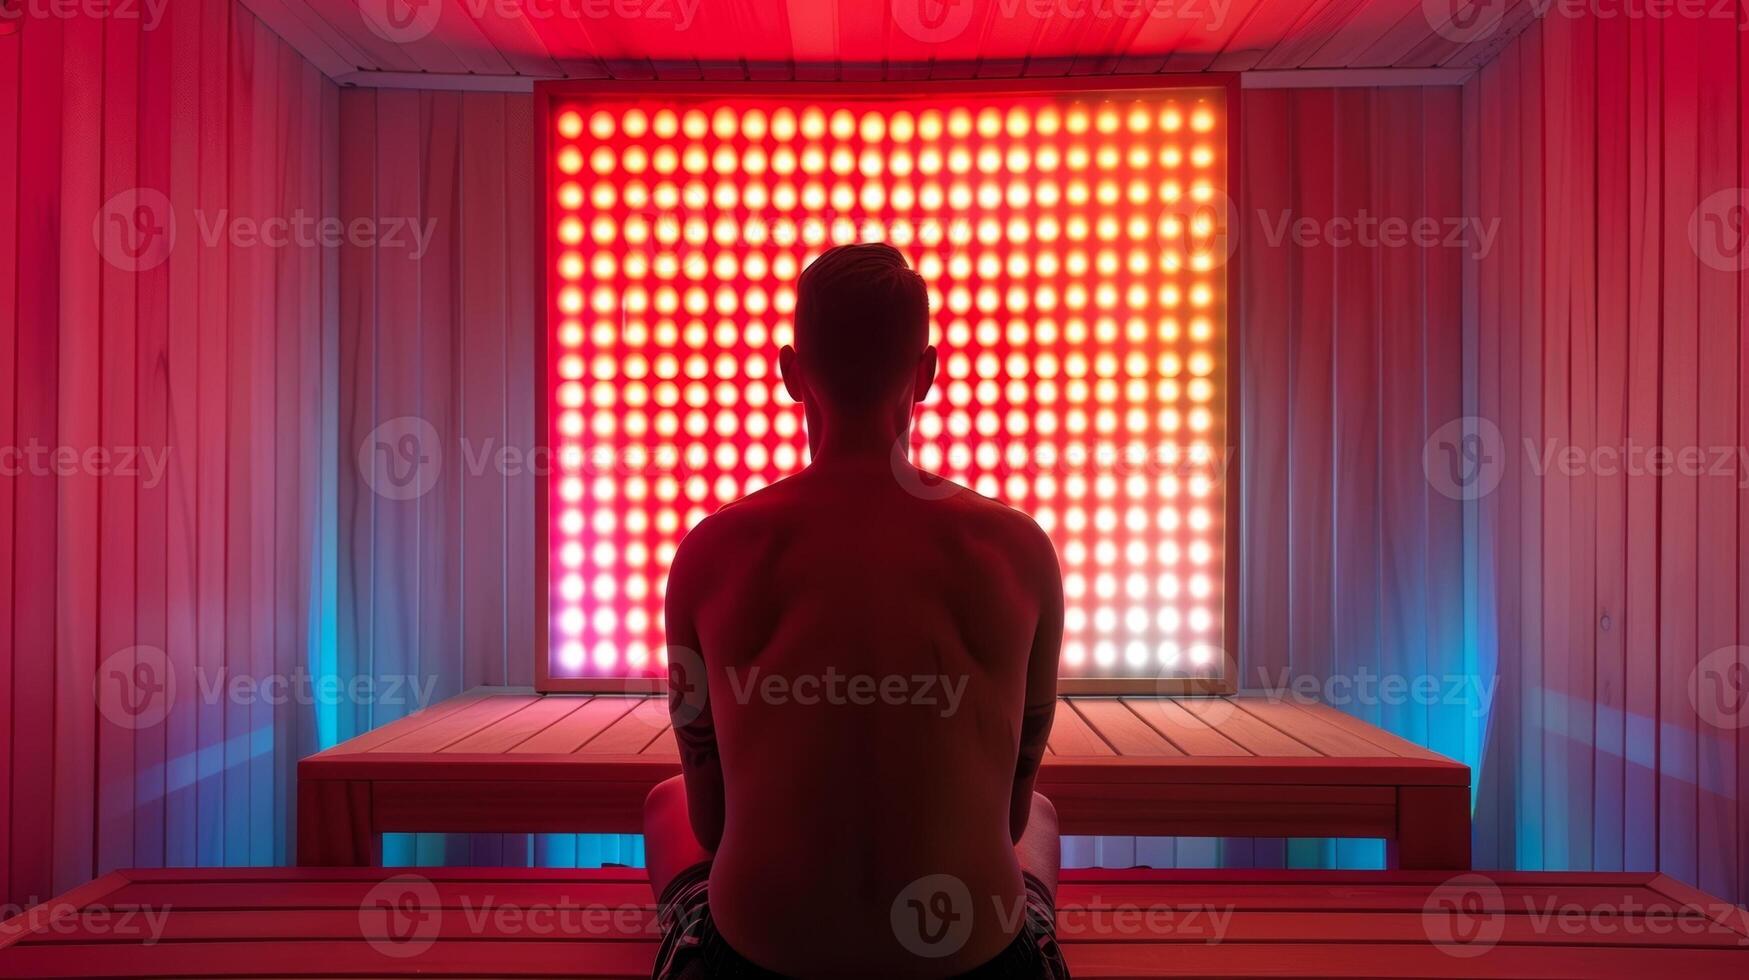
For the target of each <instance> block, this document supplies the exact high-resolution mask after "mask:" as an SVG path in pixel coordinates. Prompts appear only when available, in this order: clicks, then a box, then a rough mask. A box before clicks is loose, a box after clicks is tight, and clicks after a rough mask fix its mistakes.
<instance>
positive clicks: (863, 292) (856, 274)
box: [779, 243, 935, 418]
mask: <svg viewBox="0 0 1749 980" xmlns="http://www.w3.org/2000/svg"><path fill="white" fill-rule="evenodd" d="M779 359H780V363H781V365H782V368H783V380H784V385H785V386H786V387H787V388H788V390H789V393H790V396H791V397H793V398H795V399H796V400H797V401H800V402H802V403H803V404H804V405H806V406H808V409H809V414H810V418H812V416H813V414H814V412H815V411H821V412H824V413H825V414H827V415H829V416H835V417H839V418H863V417H878V416H884V415H894V414H896V413H899V412H903V413H904V415H905V417H907V418H908V417H909V412H910V407H911V404H912V403H913V402H914V401H921V400H922V399H923V397H924V396H925V395H927V394H928V393H929V385H930V382H931V381H932V380H933V379H934V376H935V348H933V347H931V346H929V293H928V290H926V289H925V288H924V286H923V277H922V276H919V275H918V274H917V273H916V272H915V271H914V270H912V268H911V267H910V266H909V265H907V264H906V263H905V257H904V256H903V255H901V254H900V253H899V250H898V249H896V248H894V247H892V246H891V245H886V244H882V243H867V244H860V245H840V246H838V247H836V248H832V249H828V250H827V251H826V252H825V254H823V255H821V256H820V257H819V258H818V259H815V260H814V262H813V264H811V265H809V266H808V267H807V269H805V270H803V272H802V277H801V281H800V283H799V284H798V285H797V289H796V342H795V346H794V347H793V348H791V347H785V348H784V349H783V351H782V352H781V353H780V355H779Z"/></svg>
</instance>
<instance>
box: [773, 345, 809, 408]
mask: <svg viewBox="0 0 1749 980" xmlns="http://www.w3.org/2000/svg"><path fill="white" fill-rule="evenodd" d="M777 373H778V375H779V376H781V377H782V378H783V390H784V391H787V392H789V396H790V398H792V399H794V400H795V402H796V404H798V405H800V404H802V403H803V402H804V401H806V400H807V399H806V398H805V397H804V396H805V395H806V394H807V391H808V386H807V384H806V383H805V382H803V380H802V366H801V362H800V361H798V360H797V359H796V349H795V348H794V347H791V346H790V345H788V344H784V345H783V349H782V350H779V351H778V352H777Z"/></svg>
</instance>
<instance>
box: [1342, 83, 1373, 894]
mask: <svg viewBox="0 0 1749 980" xmlns="http://www.w3.org/2000/svg"><path fill="white" fill-rule="evenodd" d="M1375 94H1376V90H1370V89H1344V90H1340V91H1338V92H1337V93H1336V146H1338V147H1346V148H1349V149H1348V151H1347V152H1346V153H1344V154H1343V160H1342V165H1341V166H1338V167H1337V168H1336V181H1335V187H1336V191H1335V193H1336V199H1335V211H1334V214H1335V216H1336V217H1337V218H1338V219H1340V220H1342V221H1357V219H1358V218H1359V216H1360V215H1361V214H1363V213H1372V214H1376V213H1378V212H1377V207H1378V204H1377V201H1376V199H1375V181H1376V180H1377V179H1378V176H1379V175H1378V165H1379V162H1380V161H1379V159H1378V154H1377V152H1376V151H1375V147H1376V145H1377V143H1378V141H1379V140H1380V139H1381V138H1382V137H1381V135H1380V133H1379V131H1378V129H1377V128H1376V127H1377V124H1378V122H1379V120H1378V118H1377V117H1376V116H1375V115H1374V107H1373V100H1374V97H1375ZM1330 234H1331V236H1332V238H1331V244H1332V246H1333V247H1334V251H1335V253H1336V279H1335V288H1336V305H1335V326H1334V332H1335V341H1334V349H1335V379H1334V381H1333V383H1332V390H1331V403H1332V409H1333V413H1334V423H1335V433H1336V450H1335V452H1336V459H1335V470H1334V473H1333V476H1334V481H1333V484H1334V489H1333V491H1332V492H1333V493H1334V495H1335V496H1334V501H1335V517H1334V520H1335V527H1334V528H1333V529H1332V531H1333V533H1334V535H1335V537H1334V541H1333V545H1334V548H1335V565H1334V570H1333V571H1334V576H1335V581H1334V583H1333V584H1334V588H1335V592H1336V601H1335V609H1336V621H1335V627H1336V629H1335V635H1336V647H1335V651H1334V674H1333V675H1332V676H1336V677H1342V678H1354V679H1355V681H1356V687H1355V688H1351V689H1350V690H1358V689H1359V687H1358V682H1359V679H1360V678H1362V677H1363V676H1364V675H1365V674H1369V673H1371V674H1376V673H1377V672H1378V671H1379V669H1380V663H1379V654H1380V651H1379V624H1380V616H1379V613H1380V605H1381V603H1380V581H1379V538H1380V526H1379V521H1380V513H1379V505H1380V500H1379V495H1380V459H1379V456H1380V451H1379V450H1380V444H1381V442H1382V434H1383V430H1382V428H1381V415H1382V414H1383V413H1382V412H1381V406H1380V403H1379V398H1380V374H1381V372H1382V365H1381V363H1380V351H1381V343H1380V338H1379V302H1380V296H1379V270H1378V266H1379V263H1380V261H1381V258H1382V256H1381V249H1380V248H1378V247H1377V246H1376V245H1375V246H1371V247H1369V246H1367V245H1366V244H1365V243H1364V241H1363V240H1362V239H1360V238H1359V237H1355V238H1353V239H1352V240H1349V241H1347V242H1346V243H1344V242H1343V241H1342V239H1341V238H1339V237H1337V236H1338V235H1339V230H1338V228H1337V227H1336V226H1332V228H1331V232H1330ZM1331 693H1332V695H1336V694H1338V693H1339V692H1338V690H1337V689H1332V690H1331ZM1350 700H1351V701H1352V703H1350V704H1346V705H1338V706H1337V707H1339V708H1340V709H1341V710H1343V711H1346V712H1348V713H1349V714H1353V715H1355V716H1357V717H1359V718H1362V719H1364V720H1366V721H1368V722H1372V723H1377V722H1378V721H1380V720H1381V714H1380V708H1381V705H1380V704H1379V699H1378V698H1377V697H1361V696H1356V697H1352V698H1351V699H1350ZM1373 847H1375V845H1372V844H1370V843H1369V842H1360V841H1352V840H1339V841H1337V842H1336V853H1337V859H1338V862H1339V863H1341V864H1343V865H1349V864H1352V863H1354V862H1355V861H1359V860H1364V858H1362V857H1360V855H1362V854H1364V853H1366V851H1367V849H1369V848H1373Z"/></svg>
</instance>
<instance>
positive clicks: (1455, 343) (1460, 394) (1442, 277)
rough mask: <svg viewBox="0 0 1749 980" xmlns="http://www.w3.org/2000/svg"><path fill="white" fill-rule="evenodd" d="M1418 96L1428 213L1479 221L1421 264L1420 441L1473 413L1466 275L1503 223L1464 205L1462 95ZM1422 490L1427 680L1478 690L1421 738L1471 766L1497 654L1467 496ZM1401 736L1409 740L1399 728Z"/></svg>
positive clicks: (1403, 459)
mask: <svg viewBox="0 0 1749 980" xmlns="http://www.w3.org/2000/svg"><path fill="white" fill-rule="evenodd" d="M1419 94H1420V103H1421V109H1420V111H1421V113H1422V118H1423V120H1424V122H1423V125H1422V127H1421V136H1422V140H1421V146H1420V151H1419V153H1420V155H1419V159H1420V160H1422V161H1423V162H1424V164H1425V172H1424V174H1423V181H1422V183H1423V189H1422V208H1423V211H1422V213H1423V214H1425V215H1427V216H1430V217H1434V218H1440V219H1448V218H1451V217H1453V216H1457V217H1458V218H1460V219H1462V218H1463V217H1465V216H1469V217H1470V218H1472V219H1473V220H1474V221H1475V222H1476V224H1475V225H1472V228H1471V230H1470V232H1469V233H1468V234H1466V235H1465V236H1464V238H1463V243H1462V244H1461V245H1459V246H1458V247H1456V248H1447V247H1439V248H1432V249H1427V250H1423V251H1422V253H1421V256H1420V259H1421V266H1422V277H1423V279H1422V283H1423V285H1422V290H1423V292H1422V297H1423V298H1422V306H1423V309H1424V312H1423V314H1422V318H1423V325H1422V337H1423V341H1422V352H1421V363H1420V364H1419V365H1418V366H1419V368H1420V371H1421V375H1422V377H1423V379H1424V383H1425V385H1426V390H1425V392H1424V394H1423V396H1422V402H1423V408H1422V413H1421V414H1422V421H1423V426H1424V428H1423V431H1422V432H1421V434H1420V436H1421V440H1422V445H1425V440H1427V439H1429V438H1431V437H1432V436H1433V433H1434V431H1436V429H1437V428H1438V427H1439V426H1442V425H1444V424H1446V423H1447V422H1449V421H1450V420H1452V419H1455V418H1461V417H1463V416H1464V415H1465V414H1466V411H1465V407H1464V404H1465V403H1464V384H1465V378H1464V350H1463V347H1464V331H1465V320H1464V303H1465V297H1464V269H1465V267H1466V266H1467V265H1469V264H1471V262H1472V261H1474V260H1475V258H1476V257H1480V256H1482V255H1484V254H1489V255H1491V254H1492V252H1488V251H1486V250H1490V249H1494V248H1497V247H1498V244H1499V243H1498V237H1497V235H1498V230H1499V226H1498V225H1489V224H1487V223H1485V222H1483V220H1482V218H1481V214H1480V212H1479V211H1477V210H1476V209H1475V202H1474V201H1473V200H1472V201H1469V202H1468V203H1467V204H1466V197H1465V190H1464V181H1465V174H1464V167H1463V160H1464V158H1465V154H1466V153H1472V152H1475V151H1474V149H1473V148H1472V147H1471V146H1469V145H1467V144H1466V140H1469V139H1471V138H1472V135H1471V134H1470V133H1469V132H1468V131H1466V129H1465V126H1464V123H1463V120H1464V105H1463V100H1462V94H1461V92H1459V91H1456V90H1453V89H1426V90H1423V91H1422V92H1420V93H1419ZM1386 404H1387V406H1391V407H1390V408H1389V411H1390V412H1391V413H1393V414H1394V413H1395V412H1396V411H1397V409H1396V408H1395V407H1394V406H1395V405H1397V404H1399V403H1398V402H1395V401H1391V400H1387V402H1386ZM1416 452H1418V450H1417V448H1416V447H1414V446H1405V447H1403V449H1402V450H1400V451H1399V454H1398V455H1396V456H1394V457H1393V465H1395V466H1397V467H1401V468H1405V469H1408V470H1413V469H1414V468H1415V466H1416V463H1417V462H1418V461H1419V457H1418V456H1417V455H1416ZM1401 492H1403V493H1405V494H1418V495H1419V497H1420V499H1421V500H1422V501H1423V502H1424V503H1423V506H1424V507H1425V509H1426V518H1425V521H1426V524H1425V539H1424V540H1425V541H1426V544H1425V546H1424V550H1425V555H1424V556H1423V563H1424V565H1425V568H1426V570H1425V572H1424V573H1423V585H1422V588H1423V589H1424V591H1425V595H1426V602H1425V606H1424V607H1423V609H1424V612H1423V615H1424V616H1425V617H1426V623H1425V638H1424V639H1423V640H1422V641H1421V642H1422V644H1423V650H1424V651H1425V655H1424V658H1423V663H1424V666H1423V667H1422V668H1421V669H1423V670H1424V671H1425V672H1426V673H1427V674H1429V675H1431V676H1433V677H1437V678H1441V679H1444V678H1450V677H1464V676H1468V677H1473V678H1475V679H1476V683H1477V687H1476V688H1473V689H1472V690H1471V692H1470V693H1469V694H1468V695H1466V696H1465V697H1463V698H1460V699H1458V701H1457V703H1446V702H1445V700H1444V699H1441V702H1440V704H1439V705H1437V706H1435V707H1434V708H1432V709H1430V710H1429V711H1426V712H1422V714H1424V715H1426V721H1425V722H1424V724H1425V726H1426V732H1427V738H1426V739H1425V740H1422V739H1415V741H1418V742H1421V743H1422V744H1424V745H1426V746H1427V747H1428V748H1431V749H1433V750H1434V751H1435V752H1439V753H1440V754H1442V755H1446V756H1450V757H1452V758H1456V759H1461V760H1463V761H1465V762H1467V763H1469V764H1470V765H1471V766H1476V765H1477V764H1479V763H1480V761H1481V755H1482V744H1481V738H1482V733H1481V728H1482V723H1483V721H1484V719H1485V718H1486V717H1487V712H1488V711H1489V706H1488V704H1487V703H1486V699H1485V696H1484V695H1483V694H1482V692H1481V689H1480V686H1481V685H1487V686H1488V687H1487V689H1488V691H1489V695H1488V696H1492V694H1493V692H1494V691H1495V690H1496V688H1495V686H1494V683H1493V682H1494V681H1495V680H1496V675H1495V665H1494V663H1493V661H1492V658H1487V659H1486V660H1484V659H1483V658H1481V657H1479V656H1477V655H1476V654H1475V653H1474V648H1475V647H1476V646H1478V645H1479V642H1478V641H1476V640H1475V639H1474V638H1473V637H1466V632H1467V631H1473V629H1474V626H1473V624H1471V623H1468V622H1466V619H1465V610H1464V607H1465V597H1464V578H1465V562H1466V561H1473V560H1474V559H1473V558H1470V557H1468V556H1466V554H1465V530H1464V507H1465V502H1464V501H1462V500H1453V499H1451V498H1448V497H1446V496H1445V495H1444V494H1441V493H1438V492H1436V491H1434V490H1433V488H1432V487H1431V486H1430V485H1428V484H1427V483H1425V482H1423V483H1422V484H1421V485H1420V486H1418V487H1412V486H1411V485H1409V484H1405V486H1404V488H1403V490H1402V491H1401ZM1398 734H1403V733H1402V732H1399V733H1398Z"/></svg>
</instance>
